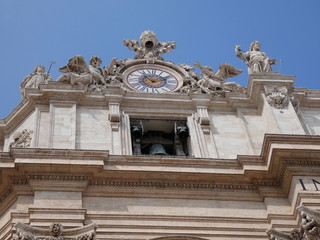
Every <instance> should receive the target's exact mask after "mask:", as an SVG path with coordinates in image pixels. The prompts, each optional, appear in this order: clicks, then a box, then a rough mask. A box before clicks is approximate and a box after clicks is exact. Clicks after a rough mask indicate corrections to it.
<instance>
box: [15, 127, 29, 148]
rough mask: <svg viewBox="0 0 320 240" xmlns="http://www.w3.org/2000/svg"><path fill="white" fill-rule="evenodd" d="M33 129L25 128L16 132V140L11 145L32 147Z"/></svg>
mask: <svg viewBox="0 0 320 240" xmlns="http://www.w3.org/2000/svg"><path fill="white" fill-rule="evenodd" d="M32 133H33V131H32V130H27V129H24V130H22V131H21V132H16V133H15V134H14V135H13V139H14V141H13V142H12V143H10V147H11V148H13V147H15V148H27V147H30V144H31V140H32V137H31V135H32Z"/></svg>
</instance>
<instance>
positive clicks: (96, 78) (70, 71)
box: [57, 56, 106, 86]
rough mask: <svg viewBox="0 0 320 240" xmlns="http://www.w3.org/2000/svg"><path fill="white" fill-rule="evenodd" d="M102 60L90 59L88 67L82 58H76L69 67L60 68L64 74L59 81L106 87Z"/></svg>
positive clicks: (71, 60)
mask: <svg viewBox="0 0 320 240" xmlns="http://www.w3.org/2000/svg"><path fill="white" fill-rule="evenodd" d="M101 63H102V60H101V59H100V58H99V57H97V56H93V57H92V58H91V59H90V65H89V66H87V64H86V62H85V61H84V59H83V57H82V56H74V57H73V58H71V59H70V60H69V62H68V63H67V65H65V66H64V67H61V68H59V71H60V72H63V73H65V74H63V75H62V76H60V77H59V78H58V79H57V81H58V82H63V83H68V84H71V85H87V86H89V85H101V84H102V85H105V84H106V81H105V79H104V76H103V75H104V74H103V71H102V70H101V69H100V68H99V66H100V64H101Z"/></svg>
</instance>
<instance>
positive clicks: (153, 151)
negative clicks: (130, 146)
mask: <svg viewBox="0 0 320 240" xmlns="http://www.w3.org/2000/svg"><path fill="white" fill-rule="evenodd" d="M149 154H150V155H168V154H167V152H166V149H165V148H164V146H163V145H162V144H160V143H155V144H152V145H151V147H150V150H149Z"/></svg>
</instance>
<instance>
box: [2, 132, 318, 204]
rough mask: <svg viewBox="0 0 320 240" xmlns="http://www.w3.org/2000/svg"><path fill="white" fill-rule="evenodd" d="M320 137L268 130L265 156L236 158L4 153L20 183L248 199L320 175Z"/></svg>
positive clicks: (6, 169)
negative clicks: (296, 179) (298, 178)
mask: <svg viewBox="0 0 320 240" xmlns="http://www.w3.org/2000/svg"><path fill="white" fill-rule="evenodd" d="M319 140H320V137H319V136H300V135H266V137H265V140H264V144H263V149H262V154H261V156H238V158H237V159H233V160H225V159H198V158H181V157H166V156H164V157H160V156H156V157H155V156H112V155H111V156H109V154H108V151H86V150H63V149H32V148H30V149H28V148H22V149H21V148H13V149H11V151H10V152H9V153H2V154H1V155H0V157H1V160H0V168H1V169H2V172H3V176H4V177H5V176H7V177H9V176H10V175H11V174H10V172H11V173H12V172H13V171H15V174H16V176H17V177H10V178H11V179H12V180H11V184H12V185H14V186H24V185H26V184H27V185H28V184H31V182H33V183H32V186H33V187H36V188H38V187H39V186H40V185H41V184H40V185H39V184H38V183H37V182H39V183H40V182H41V183H42V182H43V181H50V184H51V185H52V187H54V188H55V190H57V189H59V188H63V187H67V185H68V184H64V183H63V184H61V183H54V182H78V183H79V184H80V183H81V182H83V184H82V183H81V184H80V185H81V186H80V185H79V186H78V190H79V191H87V194H89V195H90V194H91V193H92V194H94V195H96V194H97V191H96V190H94V189H100V190H101V189H105V190H104V191H107V192H110V191H113V190H112V189H114V190H115V191H119V190H121V189H122V190H121V191H122V192H126V191H129V190H128V189H136V191H138V192H140V193H141V191H142V192H145V194H148V191H149V190H151V189H152V190H154V191H166V192H168V191H169V192H170V194H171V195H170V196H171V197H174V195H175V194H176V195H177V194H178V195H179V194H180V195H181V194H183V195H184V196H185V197H188V192H189V193H190V192H194V193H195V194H194V195H192V194H190V196H189V197H191V198H195V195H196V193H197V194H198V195H199V198H201V197H203V198H207V197H208V196H209V195H211V198H212V192H215V193H217V194H216V195H215V196H213V197H216V198H223V196H224V197H227V196H229V198H230V199H231V198H236V196H237V194H242V193H243V192H247V193H248V195H247V196H248V199H262V198H264V197H272V196H278V197H285V196H287V194H288V192H289V186H290V183H291V180H292V177H293V176H294V175H296V174H300V175H301V174H304V175H305V176H309V175H310V176H315V175H320V168H319V166H320V141H319ZM53 166H54V172H53V171H52V169H53V168H52V167H53ZM80 166H86V167H85V168H79V167H80ZM74 169H77V170H74ZM30 172H32V173H33V174H30ZM160 173H161V174H160ZM163 173H165V174H163ZM30 181H31V182H30ZM38 185H39V186H38ZM72 187H74V184H73V186H72ZM87 187H88V189H87ZM91 188H92V189H91ZM6 191H9V190H3V194H2V195H1V196H7V195H8V194H10V193H11V192H12V191H11V192H8V193H5V192H6ZM25 191H28V189H25ZM130 191H131V190H130ZM98 192H99V191H98ZM199 192H202V193H201V194H199ZM230 193H232V196H231V195H230ZM249 193H250V194H249ZM5 198H6V197H1V199H5Z"/></svg>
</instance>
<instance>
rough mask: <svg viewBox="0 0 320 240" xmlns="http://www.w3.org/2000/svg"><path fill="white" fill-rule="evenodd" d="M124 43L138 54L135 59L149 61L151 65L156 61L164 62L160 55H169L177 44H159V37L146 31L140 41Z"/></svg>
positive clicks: (126, 41) (124, 41) (125, 41)
mask: <svg viewBox="0 0 320 240" xmlns="http://www.w3.org/2000/svg"><path fill="white" fill-rule="evenodd" d="M123 43H124V45H125V46H126V47H128V48H129V49H130V50H131V51H134V52H136V56H135V57H134V59H147V60H148V62H149V63H152V62H153V61H154V60H162V61H163V60H164V59H163V57H161V56H160V55H162V54H164V53H169V52H171V51H172V49H175V48H176V43H175V42H158V39H157V35H156V34H155V33H154V32H152V31H150V30H147V31H144V32H143V33H142V34H141V36H140V42H139V41H138V40H123Z"/></svg>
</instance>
